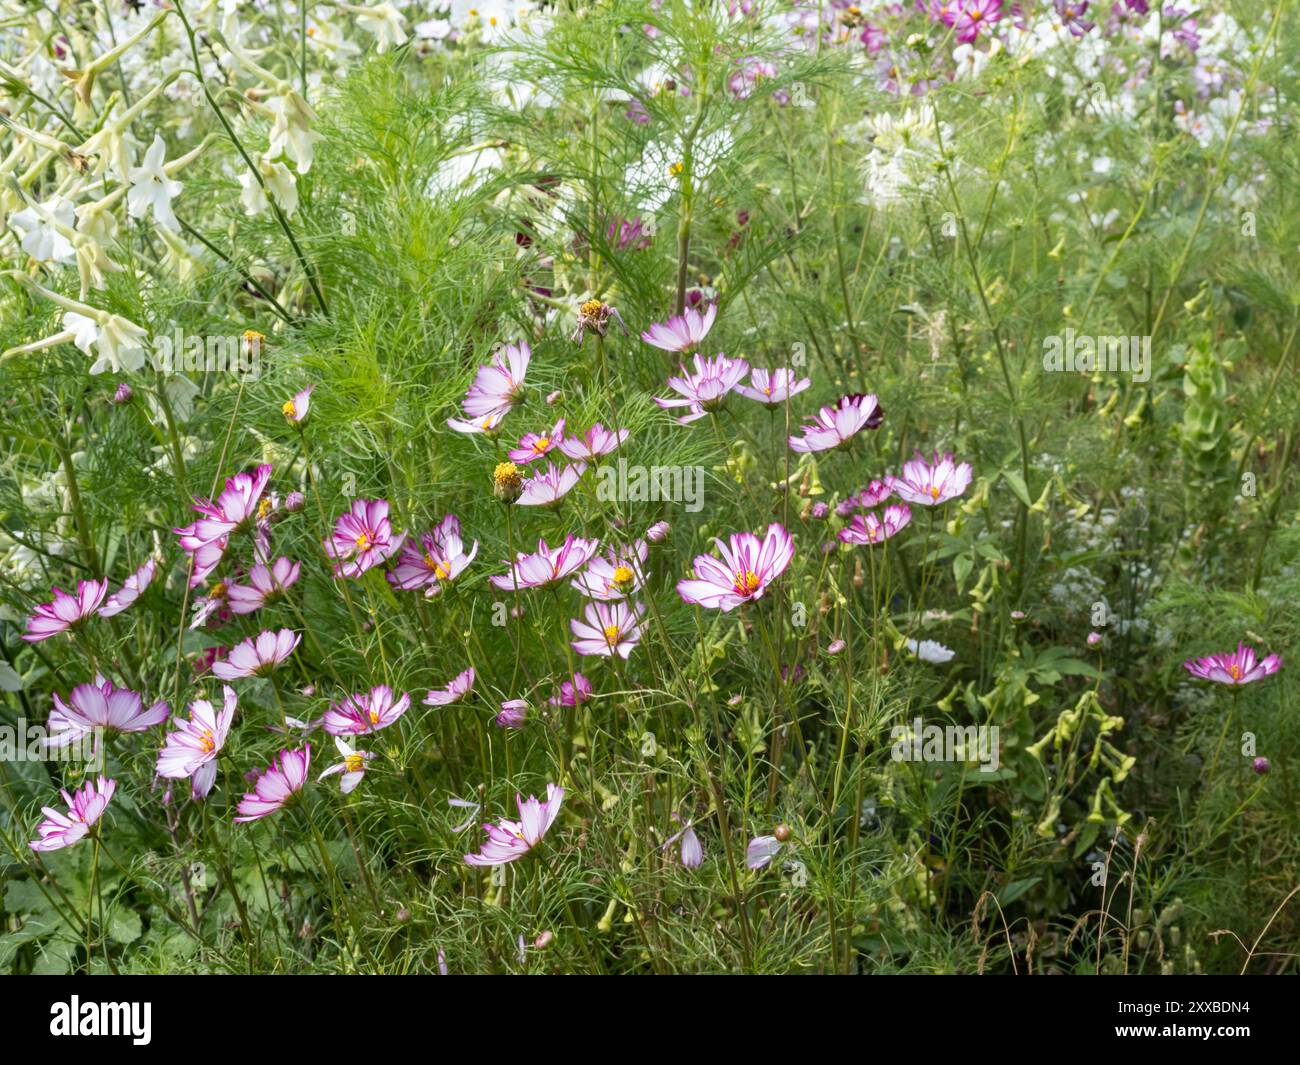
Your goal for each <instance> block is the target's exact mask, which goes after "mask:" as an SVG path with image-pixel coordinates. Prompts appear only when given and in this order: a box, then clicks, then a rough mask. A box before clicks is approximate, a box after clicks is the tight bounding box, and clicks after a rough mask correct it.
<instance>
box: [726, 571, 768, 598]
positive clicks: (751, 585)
mask: <svg viewBox="0 0 1300 1065" xmlns="http://www.w3.org/2000/svg"><path fill="white" fill-rule="evenodd" d="M762 583H763V582H762V581H760V580H759V579H758V574H757V573H755V572H754V571H753V570H752V569H747V570H745V572H744V573H741V572H740V571H739V570H737V571H736V580H735V583H734V585H733V587H734V588H735V589H736V592H737V594H739V595H749V594H750V593H751V592H756V591H758V586H759V585H760V584H762Z"/></svg>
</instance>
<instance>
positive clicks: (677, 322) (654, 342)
mask: <svg viewBox="0 0 1300 1065" xmlns="http://www.w3.org/2000/svg"><path fill="white" fill-rule="evenodd" d="M717 317H718V305H717V304H716V303H710V304H709V306H708V307H707V308H706V309H705V311H704V313H703V314H701V313H700V312H699V311H697V310H696V309H695V308H693V307H692V308H690V309H689V310H687V311H686V313H685V314H681V315H674V316H673V317H671V318H669V319H668V321H666V322H655V323H654V324H653V325H651V326H650V328H649V329H647V330H646V331H645V332H644V333H642V334H641V339H642V340H644V341H645V342H646V343H647V344H649V345H651V346H652V347H656V348H659V349H660V350H661V351H675V352H677V353H678V354H681V355H686V354H689V353H691V352H693V351H696V350H697V349H698V348H699V346H700V342H701V341H702V340H703V339H704V338H705V337H706V336H708V335H709V330H710V329H712V328H713V322H714V319H716V318H717Z"/></svg>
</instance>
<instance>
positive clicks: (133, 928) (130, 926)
mask: <svg viewBox="0 0 1300 1065" xmlns="http://www.w3.org/2000/svg"><path fill="white" fill-rule="evenodd" d="M143 931H144V926H143V925H142V924H141V922H140V915H139V914H138V913H136V912H135V910H129V909H127V908H126V907H123V906H120V907H118V908H117V909H116V910H114V911H113V913H112V914H111V915H110V916H109V918H108V934H109V935H110V936H111V937H112V939H113V941H114V942H115V943H123V944H126V943H134V942H135V941H136V940H137V939H139V938H140V935H141V933H143Z"/></svg>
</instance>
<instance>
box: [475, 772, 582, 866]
mask: <svg viewBox="0 0 1300 1065" xmlns="http://www.w3.org/2000/svg"><path fill="white" fill-rule="evenodd" d="M563 802H564V789H563V788H557V787H556V786H555V785H554V784H547V785H546V801H545V802H539V801H538V799H537V797H536V796H535V795H530V796H528V798H527V800H525V799H523V798H522V797H521V796H520V795H519V794H518V793H516V794H515V803H516V805H517V806H518V807H519V820H518V821H511V820H509V819H507V818H502V819H501V820H500V821H499V822H498V823H497V824H495V825H484V826H483V830H484V831H485V832H486V833H487V837H488V838H487V842H486V843H484V844H483V846H482V848H481V849H480V850H479V852H478V854H467V855H465V862H466V864H467V865H505V864H506V863H507V862H513V861H516V860H517V859H519V858H522V857H523V856H524V855H525V854H527V853H528V852H529V851H530V850H532V849H533V848H534V847H536V846H537V845H538V844H539V843H540V842H541V841H542V837H543V836H545V835H546V833H547V832H548V831H549V830H550V827H551V825H553V824H554V823H555V818H556V817H557V816H559V813H560V804H561V803H563Z"/></svg>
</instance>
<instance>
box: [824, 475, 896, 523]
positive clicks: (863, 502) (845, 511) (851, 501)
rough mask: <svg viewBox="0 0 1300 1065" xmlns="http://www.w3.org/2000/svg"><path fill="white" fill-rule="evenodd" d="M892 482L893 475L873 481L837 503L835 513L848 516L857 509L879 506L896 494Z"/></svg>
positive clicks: (844, 516)
mask: <svg viewBox="0 0 1300 1065" xmlns="http://www.w3.org/2000/svg"><path fill="white" fill-rule="evenodd" d="M892 482H893V478H892V477H886V478H885V479H884V480H883V481H872V482H871V483H870V484H869V485H867V487H866V488H863V489H861V490H860V491H858V492H854V493H853V494H851V495H850V496H848V497H847V498H846V499H843V500H841V501H840V502H839V503H838V504H836V507H835V513H836V514H838V515H839V516H840V517H841V518H847V517H848V516H849V515H850V514H852V513H853V512H854V511H855V510H860V511H863V512H865V511H868V510H871V509H872V508H873V507H878V506H879V505H880V504H881V503H883V502H884V501H885V500H886V499H888V498H889V497H890V496H892V495H893V494H894V485H893V483H892Z"/></svg>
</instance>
